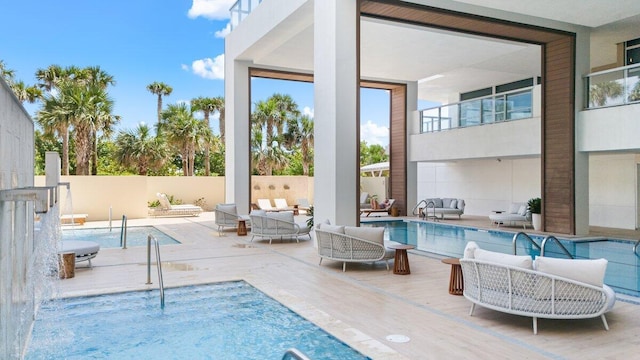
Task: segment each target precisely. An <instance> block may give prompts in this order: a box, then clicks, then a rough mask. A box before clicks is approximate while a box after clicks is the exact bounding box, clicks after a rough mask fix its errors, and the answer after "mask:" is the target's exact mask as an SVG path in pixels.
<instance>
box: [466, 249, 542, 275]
mask: <svg viewBox="0 0 640 360" xmlns="http://www.w3.org/2000/svg"><path fill="white" fill-rule="evenodd" d="M474 257H475V259H476V260H481V261H488V262H492V263H497V264H501V265H507V266H514V267H519V268H523V269H529V270H531V269H533V260H532V259H531V256H529V255H509V254H503V253H499V252H495V251H487V250H483V249H479V248H478V249H476V251H475V253H474Z"/></svg>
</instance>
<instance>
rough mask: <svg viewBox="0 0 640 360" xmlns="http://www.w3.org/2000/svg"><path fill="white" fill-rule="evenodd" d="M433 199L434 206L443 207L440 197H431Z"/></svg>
mask: <svg viewBox="0 0 640 360" xmlns="http://www.w3.org/2000/svg"><path fill="white" fill-rule="evenodd" d="M431 200H433V202H434V203H435V204H436V205H435V207H436V208H443V207H444V206H443V205H442V199H440V198H435V199H431Z"/></svg>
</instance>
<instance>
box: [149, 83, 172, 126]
mask: <svg viewBox="0 0 640 360" xmlns="http://www.w3.org/2000/svg"><path fill="white" fill-rule="evenodd" d="M147 90H149V91H150V92H151V93H152V94H156V95H158V123H160V121H161V114H162V97H163V96H166V95H171V93H172V92H173V88H172V87H171V86H169V85H167V84H165V83H163V82H157V81H156V82H153V83H151V84H149V85H147Z"/></svg>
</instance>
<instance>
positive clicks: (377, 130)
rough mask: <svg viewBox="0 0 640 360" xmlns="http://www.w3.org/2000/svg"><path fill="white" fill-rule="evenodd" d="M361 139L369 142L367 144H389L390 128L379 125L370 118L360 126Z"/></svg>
mask: <svg viewBox="0 0 640 360" xmlns="http://www.w3.org/2000/svg"><path fill="white" fill-rule="evenodd" d="M360 139H361V140H363V141H366V142H367V145H374V144H377V145H382V146H387V145H389V128H388V127H386V126H379V125H378V124H374V123H373V122H371V120H368V121H367V122H366V123H365V124H362V125H361V126H360Z"/></svg>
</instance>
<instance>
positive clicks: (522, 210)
mask: <svg viewBox="0 0 640 360" xmlns="http://www.w3.org/2000/svg"><path fill="white" fill-rule="evenodd" d="M518 215H521V216H525V215H527V205H520V208H519V209H518Z"/></svg>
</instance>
